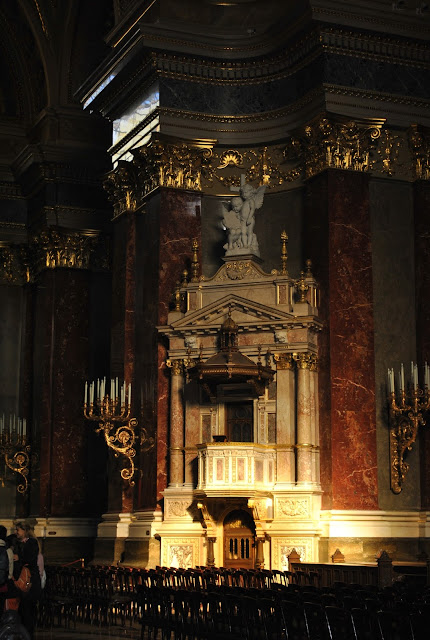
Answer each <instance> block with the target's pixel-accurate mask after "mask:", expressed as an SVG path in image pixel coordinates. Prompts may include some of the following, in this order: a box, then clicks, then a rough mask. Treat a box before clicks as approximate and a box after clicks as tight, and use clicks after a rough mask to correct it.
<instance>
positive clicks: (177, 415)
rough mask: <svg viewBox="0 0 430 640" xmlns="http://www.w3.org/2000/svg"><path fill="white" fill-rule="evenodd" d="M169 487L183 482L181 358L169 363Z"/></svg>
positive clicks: (182, 376)
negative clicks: (170, 373)
mask: <svg viewBox="0 0 430 640" xmlns="http://www.w3.org/2000/svg"><path fill="white" fill-rule="evenodd" d="M171 372H172V375H171V384H170V447H169V451H170V477H169V487H179V486H182V485H183V484H184V375H183V364H182V361H181V360H174V361H173V362H172V364H171Z"/></svg>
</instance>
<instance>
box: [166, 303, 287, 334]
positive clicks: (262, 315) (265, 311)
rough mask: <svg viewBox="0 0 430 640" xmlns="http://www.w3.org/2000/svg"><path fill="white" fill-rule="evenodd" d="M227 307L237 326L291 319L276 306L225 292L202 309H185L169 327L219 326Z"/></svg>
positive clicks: (274, 323)
mask: <svg viewBox="0 0 430 640" xmlns="http://www.w3.org/2000/svg"><path fill="white" fill-rule="evenodd" d="M229 309H230V310H231V315H232V318H233V320H234V321H235V322H236V323H237V324H238V325H239V330H241V329H245V330H246V329H249V328H251V327H257V326H259V327H264V326H268V327H272V326H284V325H287V324H290V323H291V322H292V321H293V320H294V316H293V315H292V314H291V313H287V312H285V311H282V310H280V309H277V308H273V307H269V306H267V305H264V304H261V303H259V302H255V301H253V300H247V299H245V298H241V297H240V296H237V295H235V294H229V295H226V296H225V297H223V298H221V299H220V300H216V301H215V302H212V303H210V304H208V305H206V306H205V307H203V308H202V309H198V310H196V311H192V312H190V313H187V314H186V315H185V316H184V317H182V318H179V319H178V320H175V321H174V322H172V323H171V324H170V329H171V330H173V331H175V332H176V331H178V332H185V333H187V332H189V331H196V330H197V331H198V330H199V329H200V330H203V331H208V330H219V328H220V326H221V325H222V323H223V322H224V320H225V319H226V318H227V315H228V312H229Z"/></svg>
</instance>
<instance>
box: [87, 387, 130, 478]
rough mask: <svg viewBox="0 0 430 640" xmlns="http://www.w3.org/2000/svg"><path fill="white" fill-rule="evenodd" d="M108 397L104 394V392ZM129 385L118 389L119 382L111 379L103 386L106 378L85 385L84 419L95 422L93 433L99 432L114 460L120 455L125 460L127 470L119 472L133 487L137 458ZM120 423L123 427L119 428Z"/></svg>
mask: <svg viewBox="0 0 430 640" xmlns="http://www.w3.org/2000/svg"><path fill="white" fill-rule="evenodd" d="M107 388H108V389H110V393H109V394H107V393H106V389H107ZM130 411H131V384H129V385H128V393H126V384H125V383H122V385H121V389H120V388H119V381H118V378H116V379H111V381H110V385H108V386H106V378H103V379H102V380H97V381H96V382H90V383H88V382H85V389H84V416H85V418H86V419H87V420H92V421H95V422H98V427H97V428H96V433H100V432H102V433H103V435H104V437H105V442H106V444H107V446H108V447H109V448H110V449H112V450H113V452H114V454H115V455H116V456H118V455H123V456H125V457H126V458H127V460H128V466H127V467H124V468H123V469H121V477H122V478H123V479H124V480H126V481H128V482H129V483H130V485H131V486H133V485H134V481H133V476H134V472H135V465H134V461H133V458H134V457H135V455H136V449H135V442H136V431H135V429H136V427H137V420H136V418H130ZM121 423H123V424H121Z"/></svg>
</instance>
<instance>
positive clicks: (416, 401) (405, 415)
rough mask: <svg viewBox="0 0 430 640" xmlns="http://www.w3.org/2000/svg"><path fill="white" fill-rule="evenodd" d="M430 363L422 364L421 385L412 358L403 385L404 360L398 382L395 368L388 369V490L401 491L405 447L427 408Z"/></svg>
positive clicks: (429, 404)
mask: <svg viewBox="0 0 430 640" xmlns="http://www.w3.org/2000/svg"><path fill="white" fill-rule="evenodd" d="M429 383H430V367H429V365H428V364H427V362H426V363H425V365H424V385H423V388H420V387H419V386H418V366H417V365H416V364H415V363H414V362H411V379H410V382H409V384H408V385H407V386H405V372H404V367H403V364H402V365H401V367H400V372H399V374H398V381H397V384H396V383H395V379H394V370H393V369H388V391H389V410H390V476H391V490H392V491H393V492H394V493H400V492H401V490H402V488H403V483H404V480H405V476H406V474H407V472H408V470H409V464H408V463H407V462H406V461H405V455H406V453H407V451H410V450H411V449H412V445H413V444H414V442H415V441H416V439H417V435H418V429H419V426H420V425H424V424H425V423H426V422H425V419H424V417H423V413H425V412H426V411H428V410H429V409H430V394H429V386H430V385H429Z"/></svg>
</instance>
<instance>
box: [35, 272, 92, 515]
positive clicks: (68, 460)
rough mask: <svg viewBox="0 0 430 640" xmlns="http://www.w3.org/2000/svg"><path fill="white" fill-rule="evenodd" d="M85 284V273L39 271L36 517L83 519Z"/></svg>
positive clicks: (87, 278)
mask: <svg viewBox="0 0 430 640" xmlns="http://www.w3.org/2000/svg"><path fill="white" fill-rule="evenodd" d="M88 280H89V274H88V272H86V271H78V270H67V269H55V270H53V271H44V272H43V273H42V274H41V276H40V281H39V286H38V295H37V303H36V314H35V321H36V325H38V330H37V335H38V336H39V337H41V338H43V339H42V340H41V342H39V343H38V345H39V352H38V356H39V358H38V360H37V364H36V365H35V366H36V369H35V378H37V379H38V381H39V384H38V391H39V393H40V395H39V396H36V397H35V400H34V406H35V412H34V419H33V424H34V428H35V436H36V440H38V441H39V443H40V492H39V500H38V502H39V509H38V511H39V513H40V514H41V515H44V516H54V515H55V516H69V517H70V516H74V515H83V514H84V515H87V508H86V505H87V499H86V498H87V492H88V486H87V464H86V462H87V459H86V456H87V432H88V429H89V426H88V424H87V423H86V421H85V420H84V417H83V414H82V404H81V402H76V399H77V398H83V381H84V380H85V379H86V378H87V376H88V370H87V366H88V365H87V363H88V291H89V283H88ZM37 435H39V438H37ZM32 506H33V505H32Z"/></svg>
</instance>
